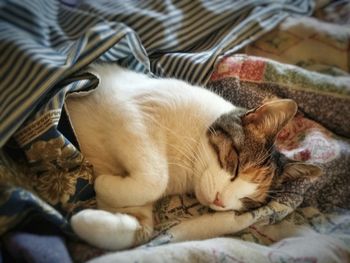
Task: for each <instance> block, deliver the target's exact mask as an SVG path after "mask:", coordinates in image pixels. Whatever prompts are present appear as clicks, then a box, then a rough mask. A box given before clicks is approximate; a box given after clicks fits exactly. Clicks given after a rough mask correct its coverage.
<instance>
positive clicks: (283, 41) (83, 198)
mask: <svg viewBox="0 0 350 263" xmlns="http://www.w3.org/2000/svg"><path fill="white" fill-rule="evenodd" d="M316 4H317V5H316V8H315V12H314V15H313V17H300V16H289V17H288V18H287V19H285V20H284V21H283V22H282V23H280V25H279V26H278V27H276V28H275V29H274V30H272V31H270V32H269V33H267V34H265V35H264V36H262V37H261V38H259V39H258V40H256V41H254V42H252V43H251V44H249V45H246V46H245V47H244V48H242V49H241V50H240V52H235V53H234V54H230V53H227V54H226V55H225V56H223V57H221V58H220V59H219V60H218V62H217V63H216V65H215V69H214V72H213V74H212V75H211V78H210V81H209V82H208V83H207V87H208V88H209V89H212V90H214V91H215V92H217V93H219V94H220V95H222V96H224V97H225V98H227V99H228V100H230V101H232V102H233V103H234V104H236V105H240V106H243V107H248V108H251V107H254V106H256V105H258V104H260V103H261V101H263V100H264V99H266V98H271V97H281V98H292V99H294V100H295V101H296V102H297V103H298V105H299V112H298V114H297V116H296V117H295V118H294V119H293V120H292V121H291V122H290V123H289V124H288V125H287V127H285V128H284V129H283V130H282V131H281V133H280V134H279V136H278V139H277V142H276V147H277V148H278V149H279V151H281V152H282V153H284V154H285V155H287V156H288V157H290V158H292V159H295V160H303V161H305V162H312V163H316V164H318V165H320V166H322V168H323V169H324V175H323V176H322V177H321V178H320V179H319V180H317V182H310V181H307V180H305V181H297V182H293V184H289V185H285V192H284V193H283V194H277V195H276V196H275V197H274V199H273V200H272V201H271V202H270V203H268V204H267V205H266V206H264V207H261V208H259V209H257V210H254V211H251V212H248V213H244V214H242V215H237V217H236V218H233V220H232V224H233V225H234V226H235V228H236V231H235V232H234V233H232V234H231V235H229V236H225V237H218V238H215V239H208V240H201V241H200V240H196V237H195V236H191V235H189V234H188V233H189V231H187V229H189V228H191V227H193V226H187V225H186V219H188V218H190V217H194V216H198V215H201V214H204V213H212V211H208V209H207V208H205V207H202V206H201V205H200V204H199V203H198V202H197V201H196V200H195V199H194V198H193V197H192V196H189V195H186V196H171V197H166V198H165V199H163V200H161V201H160V202H159V203H157V204H156V206H155V207H154V210H155V212H156V218H155V220H156V230H157V231H156V233H155V235H154V238H153V240H152V241H151V242H149V243H148V244H146V245H144V246H141V247H138V248H135V249H131V250H126V251H123V252H115V253H108V251H102V250H99V249H96V248H93V247H91V246H89V245H87V244H85V243H83V242H81V241H79V240H77V239H76V237H75V236H74V235H73V233H72V232H71V229H70V226H69V221H68V219H69V217H70V216H71V215H72V214H73V213H75V212H76V211H79V210H80V209H84V208H87V207H95V205H96V204H95V200H94V198H92V196H93V188H92V184H93V181H94V175H93V172H92V171H93V170H92V169H93V168H92V167H91V165H90V164H89V163H88V161H87V160H85V159H84V157H83V156H82V155H81V154H80V153H79V151H78V150H77V149H76V148H75V147H74V146H73V144H74V140H75V139H74V135H73V132H72V130H71V129H70V127H69V126H68V125H67V123H68V122H67V116H66V115H65V113H64V112H63V113H62V115H61V116H60V122H59V124H58V128H59V129H60V130H61V131H64V135H65V136H58V137H54V138H51V137H50V136H49V137H50V138H46V139H47V140H45V138H42V139H41V140H37V141H36V142H34V143H31V144H30V145H29V146H27V147H25V149H24V150H25V153H26V158H24V157H23V156H22V155H21V154H20V153H18V151H16V149H17V148H16V147H17V144H19V145H20V146H21V145H26V141H27V139H28V138H27V136H28V134H30V133H31V130H30V129H33V130H35V129H36V128H37V127H41V124H42V123H45V122H48V121H50V120H52V118H53V117H55V112H51V113H50V114H51V116H45V115H44V116H42V117H41V118H38V120H37V123H33V125H31V126H30V127H28V130H25V129H24V130H22V131H20V132H18V133H16V135H15V139H16V143H14V142H13V141H10V142H9V143H8V144H7V145H6V148H4V149H3V150H4V151H3V150H1V153H0V157H1V158H0V176H1V177H0V179H1V181H2V182H6V184H2V185H1V196H0V202H1V204H2V205H3V206H2V211H5V212H6V211H11V214H6V213H2V215H1V217H0V233H5V232H6V231H8V230H10V229H12V228H13V227H14V226H18V225H19V224H20V225H26V223H28V222H27V221H29V218H30V219H31V221H32V215H33V214H40V215H42V216H43V217H44V219H45V220H46V222H50V223H51V224H53V225H55V226H56V227H58V228H59V229H60V231H62V232H63V233H64V234H65V238H66V242H67V248H68V250H69V252H70V255H71V257H72V259H73V260H74V261H76V262H85V261H86V260H91V262H131V261H133V262H169V261H172V262H350V49H349V47H350V30H349V28H350V27H349V25H350V16H349V14H350V3H349V1H343V0H339V1H317V2H316ZM335 14H336V15H335ZM50 132H51V131H50V130H48V131H46V133H45V134H47V135H50ZM52 132H53V131H52ZM71 142H73V144H72V143H71ZM5 152H6V153H5ZM13 160H16V163H15V162H13ZM28 163H29V166H30V167H29V168H28V165H27V164H28ZM57 167H59V168H60V169H57ZM76 167H78V169H77V168H76ZM39 175H40V176H39ZM19 188H21V189H25V190H26V191H17V190H18V189H19ZM16 200H21V202H16ZM44 200H45V201H44ZM18 204H20V205H18ZM33 204H35V205H33ZM38 204H39V205H38ZM8 207H11V209H8V210H6V208H8ZM28 207H30V208H31V209H27V208H28ZM23 211H25V212H23ZM14 215H16V216H14ZM191 240H193V241H191Z"/></svg>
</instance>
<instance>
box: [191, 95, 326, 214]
mask: <svg viewBox="0 0 350 263" xmlns="http://www.w3.org/2000/svg"><path fill="white" fill-rule="evenodd" d="M296 111H297V106H296V104H295V102H293V101H291V100H275V101H272V102H269V103H266V104H264V105H262V106H260V107H258V108H256V109H254V110H251V111H247V112H243V111H236V112H230V113H228V114H225V115H222V116H221V117H220V118H218V119H217V120H216V121H215V122H214V123H213V125H212V126H211V127H210V128H209V129H208V131H207V134H206V136H205V138H202V141H201V147H200V148H201V149H200V151H199V154H200V158H199V159H200V161H198V164H197V166H196V167H197V172H196V174H197V175H196V176H195V180H196V182H195V184H194V185H195V194H196V197H197V199H198V200H199V202H201V203H202V204H203V205H206V206H209V207H210V208H212V209H214V210H217V211H224V210H236V211H242V210H248V209H253V208H256V207H259V206H261V205H262V204H264V202H265V201H266V200H267V197H268V194H269V193H268V192H269V190H270V188H271V186H272V184H273V183H274V181H276V180H275V179H276V177H277V176H281V175H280V174H281V167H280V166H282V165H283V166H284V171H283V172H282V173H289V174H290V176H286V178H291V177H295V176H296V175H299V176H316V175H318V174H319V173H320V169H319V168H318V167H316V166H313V165H310V164H305V163H296V162H293V163H290V164H288V165H285V164H284V163H282V162H281V161H280V160H278V159H280V158H281V157H280V155H279V154H278V153H276V152H274V149H273V143H274V141H275V138H276V135H277V134H278V132H279V131H280V130H281V129H282V128H283V127H284V126H285V125H286V124H287V122H288V121H289V120H290V119H291V118H292V117H293V116H294V115H295V113H296ZM277 162H278V165H277Z"/></svg>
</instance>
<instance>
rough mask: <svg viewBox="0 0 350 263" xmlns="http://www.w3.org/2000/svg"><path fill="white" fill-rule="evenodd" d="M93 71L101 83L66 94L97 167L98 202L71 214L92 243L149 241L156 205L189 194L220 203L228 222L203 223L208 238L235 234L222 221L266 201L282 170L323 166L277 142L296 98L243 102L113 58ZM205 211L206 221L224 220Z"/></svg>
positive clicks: (311, 171) (293, 173)
mask: <svg viewBox="0 0 350 263" xmlns="http://www.w3.org/2000/svg"><path fill="white" fill-rule="evenodd" d="M91 72H92V73H93V74H94V75H96V76H97V77H98V78H99V84H98V87H97V88H96V90H94V91H92V92H90V93H87V94H86V95H84V96H69V97H68V98H67V100H66V108H67V111H68V113H69V116H70V120H71V123H72V127H73V129H74V132H75V134H76V137H77V140H78V143H79V146H80V150H81V152H82V153H83V155H84V156H85V157H86V159H87V160H88V161H89V162H90V163H91V164H92V165H93V167H94V172H95V174H96V180H95V183H94V188H95V192H96V200H97V206H98V209H96V210H92V209H86V210H83V211H81V212H79V213H77V214H76V215H74V216H73V217H72V219H71V225H72V228H73V230H74V231H75V232H76V233H77V235H78V236H80V237H81V238H82V239H83V240H85V241H87V242H88V243H90V244H92V245H95V246H97V247H100V248H104V249H110V250H120V249H126V248H129V247H132V246H136V245H139V244H142V243H145V242H147V241H148V240H149V239H150V238H151V236H152V233H153V215H152V207H153V203H154V202H156V201H158V200H159V199H161V198H162V197H164V196H167V195H173V194H185V193H194V195H195V197H196V198H197V199H198V201H199V202H200V203H201V204H202V205H205V206H209V207H210V208H212V209H213V210H216V211H221V212H220V213H218V214H220V218H221V219H219V220H222V221H223V222H222V224H221V225H223V227H222V228H213V229H211V228H210V227H208V226H200V227H202V229H205V230H203V231H204V233H203V236H204V237H213V236H218V235H223V234H229V232H230V228H229V226H225V225H226V224H228V223H227V222H229V220H230V218H231V217H232V215H233V214H234V213H235V212H234V211H244V210H248V209H253V208H256V207H259V206H261V205H262V204H264V203H265V202H266V201H267V198H268V193H269V189H270V188H271V187H272V186H273V185H275V184H276V183H278V182H280V181H281V180H280V178H281V174H282V173H284V174H287V175H286V176H284V178H295V177H298V176H316V175H318V174H319V173H320V171H319V168H318V167H316V166H313V165H311V164H306V163H299V162H291V161H287V160H285V159H284V158H283V156H280V154H278V153H276V152H275V151H274V149H273V143H274V141H275V137H276V135H277V134H278V132H279V131H280V130H281V129H282V128H283V127H284V126H285V125H286V124H287V122H288V121H289V120H290V119H291V118H293V116H294V115H295V113H296V111H297V105H296V103H295V102H294V101H292V100H288V99H282V100H274V101H270V102H267V103H265V104H263V105H261V106H260V107H258V108H256V109H252V110H246V109H243V108H240V107H236V106H234V105H233V104H232V103H231V102H229V101H227V100H225V99H223V98H222V97H220V96H219V95H217V94H215V93H213V92H211V91H209V90H207V89H205V88H202V87H197V86H193V85H190V84H188V83H186V82H184V81H181V80H176V79H156V78H150V77H148V76H146V75H144V74H140V73H136V72H133V71H130V70H127V69H124V68H121V67H119V66H117V65H114V64H95V65H93V66H92V67H91ZM277 163H278V165H277ZM202 217H206V215H203V216H202ZM207 217H208V218H206V220H204V221H203V218H202V222H205V223H206V224H208V223H209V224H210V222H211V221H212V222H213V223H215V224H220V222H218V218H215V216H211V215H207ZM190 220H193V224H196V222H198V223H200V222H201V219H199V220H198V219H196V218H194V219H190ZM196 220H197V221H196Z"/></svg>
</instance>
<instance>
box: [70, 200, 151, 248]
mask: <svg viewBox="0 0 350 263" xmlns="http://www.w3.org/2000/svg"><path fill="white" fill-rule="evenodd" d="M71 225H72V228H73V230H74V232H75V233H76V234H77V235H78V236H79V237H80V238H81V239H83V240H84V241H86V242H88V243H89V244H91V245H94V246H96V247H99V248H102V249H108V250H122V249H127V248H130V247H133V246H136V245H140V244H143V243H145V242H147V241H148V240H149V239H150V238H151V236H152V233H153V215H152V205H147V206H143V207H132V208H123V209H122V210H120V211H119V212H109V211H104V210H94V209H86V210H82V211H80V212H79V213H77V214H75V215H74V216H73V217H72V218H71Z"/></svg>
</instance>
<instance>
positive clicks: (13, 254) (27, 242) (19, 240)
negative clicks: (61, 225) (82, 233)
mask: <svg viewBox="0 0 350 263" xmlns="http://www.w3.org/2000/svg"><path fill="white" fill-rule="evenodd" d="M3 243H4V248H5V250H6V251H7V252H8V253H7V257H9V258H5V257H4V260H6V261H8V262H33V263H34V262H35V263H47V262H50V263H56V262H57V263H70V262H72V260H71V258H70V256H69V254H68V251H67V249H66V247H65V242H64V240H63V238H62V237H60V236H54V235H37V234H31V233H25V232H10V233H8V234H6V235H5V237H4V238H3Z"/></svg>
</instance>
